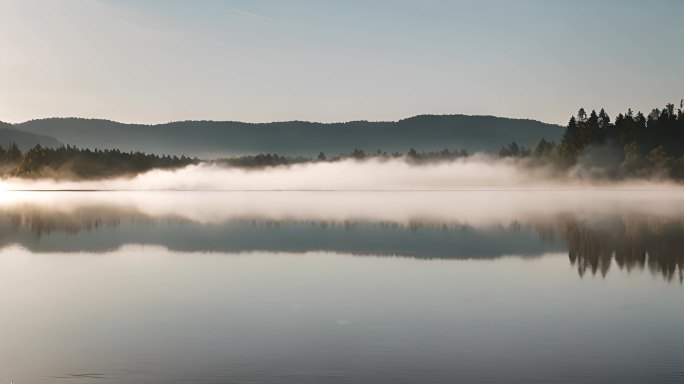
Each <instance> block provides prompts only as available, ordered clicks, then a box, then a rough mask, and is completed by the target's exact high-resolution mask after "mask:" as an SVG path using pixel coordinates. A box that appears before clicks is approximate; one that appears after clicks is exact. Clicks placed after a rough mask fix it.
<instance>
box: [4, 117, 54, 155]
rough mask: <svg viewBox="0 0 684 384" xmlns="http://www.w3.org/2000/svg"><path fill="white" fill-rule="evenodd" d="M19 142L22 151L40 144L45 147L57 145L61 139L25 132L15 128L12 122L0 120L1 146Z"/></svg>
mask: <svg viewBox="0 0 684 384" xmlns="http://www.w3.org/2000/svg"><path fill="white" fill-rule="evenodd" d="M13 142H14V143H17V146H19V149H21V150H22V151H24V150H26V149H28V148H31V147H35V146H36V144H40V145H42V146H43V147H50V148H53V147H57V146H59V145H60V143H59V141H57V139H55V138H54V137H50V136H45V135H40V134H36V133H31V132H25V131H22V130H18V129H16V128H14V126H13V125H12V124H8V123H3V122H0V147H3V148H7V147H9V146H10V144H12V143H13Z"/></svg>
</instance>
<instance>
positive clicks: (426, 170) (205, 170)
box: [0, 155, 673, 191]
mask: <svg viewBox="0 0 684 384" xmlns="http://www.w3.org/2000/svg"><path fill="white" fill-rule="evenodd" d="M577 174H581V173H579V172H576V170H574V169H571V172H570V174H569V175H566V177H563V179H562V180H561V179H560V178H558V176H557V175H556V176H554V173H553V172H552V170H551V169H547V168H544V167H526V166H525V163H524V162H520V161H516V160H512V159H494V158H490V157H487V156H480V155H476V156H472V157H469V158H464V159H459V160H455V161H448V162H435V163H430V164H421V165H415V164H411V163H410V162H407V161H405V159H391V160H376V159H372V160H365V161H357V160H345V161H337V162H319V163H308V164H297V165H292V166H277V167H267V168H261V169H241V168H230V167H221V166H216V165H209V164H200V165H191V166H188V167H185V168H182V169H179V170H154V171H150V172H147V173H143V174H140V175H138V176H136V177H134V178H117V179H110V180H99V181H53V180H23V179H6V180H3V181H2V183H1V184H0V189H4V190H209V191H218V190H230V191H260V190H338V191H345V190H346V191H353V190H372V191H411V190H461V189H508V188H512V189H536V188H568V187H571V188H577V187H619V188H665V187H667V188H672V187H673V186H672V185H671V184H669V183H666V182H657V181H648V182H647V181H623V182H620V183H608V182H601V181H590V180H588V179H583V178H581V177H578V176H573V175H577Z"/></svg>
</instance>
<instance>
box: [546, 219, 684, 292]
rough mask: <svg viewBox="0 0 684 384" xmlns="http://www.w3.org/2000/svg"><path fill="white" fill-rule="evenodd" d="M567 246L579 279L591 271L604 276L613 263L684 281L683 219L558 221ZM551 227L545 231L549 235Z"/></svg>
mask: <svg viewBox="0 0 684 384" xmlns="http://www.w3.org/2000/svg"><path fill="white" fill-rule="evenodd" d="M553 227H555V230H556V231H557V232H558V234H559V235H560V236H561V237H562V238H563V239H564V240H565V241H566V243H567V245H568V255H569V258H570V262H571V263H572V265H576V266H577V270H578V272H579V274H580V276H583V275H584V274H585V273H586V272H587V271H588V270H589V271H591V273H592V274H596V273H597V272H599V271H600V272H601V275H603V276H605V275H606V274H607V273H608V271H609V269H610V267H611V264H612V263H613V262H614V263H615V264H617V266H618V267H619V268H620V269H626V270H627V271H630V270H632V269H634V268H639V269H643V268H644V266H646V265H647V266H648V267H649V269H651V271H653V272H654V273H659V274H661V275H662V276H663V277H664V278H665V279H667V280H672V279H674V278H675V277H676V276H678V278H679V280H680V281H682V280H684V273H683V271H684V221H683V220H681V219H677V220H675V219H664V218H660V219H658V218H643V217H627V218H619V217H613V218H609V219H605V218H604V219H603V220H600V221H597V220H594V221H591V220H584V221H580V220H577V219H574V218H571V217H564V218H559V219H558V221H557V222H556V223H555V225H554V226H553ZM548 229H549V226H547V227H546V228H545V229H544V230H545V231H546V233H547V235H548Z"/></svg>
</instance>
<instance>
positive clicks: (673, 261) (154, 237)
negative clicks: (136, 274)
mask: <svg viewBox="0 0 684 384" xmlns="http://www.w3.org/2000/svg"><path fill="white" fill-rule="evenodd" d="M563 243H564V244H565V245H566V246H563V245H562V244H563ZM11 244H20V245H22V246H24V247H26V248H28V249H29V250H31V251H34V252H106V251H111V250H113V249H117V248H119V247H121V246H123V245H126V244H143V245H161V246H164V247H166V248H168V249H170V250H172V251H179V252H227V253H231V252H233V253H234V252H250V251H267V252H307V251H327V252H340V253H350V254H358V255H378V256H393V255H398V256H408V257H416V258H443V259H469V258H495V257H500V256H503V255H527V256H534V255H541V254H544V253H547V252H560V251H563V250H565V249H567V251H568V254H569V258H570V262H571V263H572V264H573V265H575V266H576V267H577V269H578V271H579V274H580V275H582V276H583V275H585V274H586V273H587V272H591V274H597V273H599V272H600V273H601V275H603V276H605V275H606V274H607V273H608V272H609V270H610V268H611V266H612V265H613V264H616V265H617V266H618V267H619V268H620V269H626V270H628V271H629V270H632V269H634V268H639V269H643V268H644V267H646V266H647V267H648V268H649V269H650V270H652V271H653V272H655V273H658V274H660V275H662V276H663V277H664V278H666V279H668V280H671V279H673V278H675V277H677V276H678V278H679V280H682V274H683V271H684V251H683V250H684V219H666V218H657V217H643V216H627V217H622V216H617V215H616V216H611V217H606V216H601V217H595V218H591V219H578V218H577V217H575V216H573V215H564V216H556V217H550V218H541V219H538V220H536V221H534V222H525V221H513V222H512V223H502V224H500V225H498V226H494V227H489V228H479V229H476V228H473V227H471V226H469V225H465V224H459V223H457V222H456V221H454V222H452V223H443V222H431V221H420V220H416V221H413V222H410V223H409V224H407V225H401V224H398V223H393V222H368V221H345V222H334V221H282V220H269V219H265V218H243V219H240V220H237V219H236V220H230V221H226V222H221V223H212V224H202V223H199V222H195V221H191V220H187V219H184V218H179V217H171V216H163V217H158V216H151V215H147V214H143V213H140V212H139V211H138V210H136V209H133V208H125V207H115V206H90V207H81V208H78V209H74V210H71V211H68V212H67V211H59V210H56V209H47V208H45V207H39V206H23V207H15V208H14V209H12V210H5V211H0V246H7V245H11Z"/></svg>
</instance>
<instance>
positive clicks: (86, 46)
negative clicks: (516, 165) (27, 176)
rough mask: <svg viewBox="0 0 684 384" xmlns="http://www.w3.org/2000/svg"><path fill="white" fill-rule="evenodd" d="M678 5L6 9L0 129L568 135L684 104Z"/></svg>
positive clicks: (222, 2)
mask: <svg viewBox="0 0 684 384" xmlns="http://www.w3.org/2000/svg"><path fill="white" fill-rule="evenodd" d="M683 14H684V1H682V0H659V1H658V0H653V1H631V0H603V1H601V0H591V1H589V0H585V1H578V0H573V1H560V0H519V1H516V0H463V1H458V0H452V1H449V0H344V1H342V0H338V1H332V0H330V1H326V0H193V1H190V0H188V1H185V0H183V1H180V0H178V1H176V0H148V1H143V0H42V1H40V0H0V25H1V26H2V27H1V33H0V52H1V54H0V120H3V121H9V122H19V121H24V120H29V119H33V118H42V117H52V116H78V117H99V118H107V119H113V120H118V121H124V122H143V123H154V122H164V121H170V120H187V119H213V120H243V121H258V122H262V121H274V120H293V119H300V120H316V121H346V120H396V119H399V118H403V117H407V116H411V115H415V114H421V113H435V114H451V113H463V114H492V115H498V116H510V117H530V118H534V119H539V120H542V121H546V122H552V123H565V122H566V121H567V119H568V118H569V116H570V115H571V114H573V113H574V112H575V111H576V110H577V109H578V108H579V107H580V106H584V107H586V108H590V109H591V108H600V107H602V106H605V107H606V109H607V111H608V112H609V113H610V114H611V115H613V116H614V115H615V114H617V113H618V112H621V111H623V110H626V108H628V107H632V108H634V109H636V110H644V111H647V110H650V108H652V107H661V106H662V105H664V104H665V103H666V102H673V103H677V104H678V103H679V100H680V99H682V98H684V49H683V48H682V46H683V45H684V22H683V19H682V15H683Z"/></svg>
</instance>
